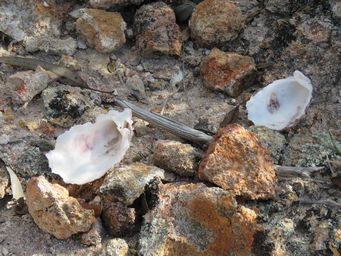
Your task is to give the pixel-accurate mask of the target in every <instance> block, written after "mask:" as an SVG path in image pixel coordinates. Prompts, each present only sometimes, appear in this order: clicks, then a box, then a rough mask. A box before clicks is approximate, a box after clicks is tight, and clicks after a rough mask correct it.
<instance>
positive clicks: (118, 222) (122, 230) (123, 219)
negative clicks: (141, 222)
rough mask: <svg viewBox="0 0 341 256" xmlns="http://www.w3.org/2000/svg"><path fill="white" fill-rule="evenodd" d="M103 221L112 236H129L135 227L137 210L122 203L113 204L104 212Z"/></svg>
mask: <svg viewBox="0 0 341 256" xmlns="http://www.w3.org/2000/svg"><path fill="white" fill-rule="evenodd" d="M102 220H103V225H104V227H105V228H106V229H107V231H108V233H109V234H110V235H113V236H125V235H129V234H131V232H132V231H133V229H134V227H135V209H134V208H128V207H127V206H126V205H124V204H123V203H121V202H113V203H111V204H110V205H109V206H108V207H106V208H105V209H104V210H103V213H102Z"/></svg>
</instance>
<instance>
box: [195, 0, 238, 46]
mask: <svg viewBox="0 0 341 256" xmlns="http://www.w3.org/2000/svg"><path fill="white" fill-rule="evenodd" d="M243 22H244V18H243V16H242V14H241V12H240V10H239V9H238V7H237V6H236V5H235V4H234V3H232V2H231V1H228V0H204V1H203V2H201V3H200V4H198V5H197V6H196V7H195V9H194V12H193V14H192V17H191V19H190V22H189V28H190V30H191V37H192V38H193V39H194V40H195V41H196V42H197V43H199V44H200V45H202V46H205V47H212V46H221V45H223V44H226V43H228V42H229V41H231V40H233V39H235V38H236V37H237V36H238V32H239V30H240V29H241V28H242V27H243Z"/></svg>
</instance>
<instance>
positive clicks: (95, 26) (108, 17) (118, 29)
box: [76, 9, 126, 53]
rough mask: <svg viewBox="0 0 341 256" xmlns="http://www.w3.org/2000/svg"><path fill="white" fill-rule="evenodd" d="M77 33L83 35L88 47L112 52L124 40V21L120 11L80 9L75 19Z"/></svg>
mask: <svg viewBox="0 0 341 256" xmlns="http://www.w3.org/2000/svg"><path fill="white" fill-rule="evenodd" d="M76 27H77V30H78V31H79V33H80V34H81V35H82V36H84V37H85V39H86V42H87V44H88V46H89V47H92V48H95V49H96V50H97V51H98V52H103V53H105V52H112V51H115V50H118V49H119V48H121V47H122V46H123V45H124V43H125V42H126V39H125V35H124V31H125V29H126V23H125V22H124V20H123V18H122V16H121V14H120V13H117V12H106V11H103V10H97V9H82V11H81V16H80V17H79V18H78V19H77V21H76Z"/></svg>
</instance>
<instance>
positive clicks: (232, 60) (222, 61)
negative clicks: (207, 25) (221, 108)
mask: <svg viewBox="0 0 341 256" xmlns="http://www.w3.org/2000/svg"><path fill="white" fill-rule="evenodd" d="M255 70H256V67H255V64H254V62H253V60H252V58H251V57H249V56H242V55H239V54H237V53H225V52H222V51H220V50H219V49H217V48H213V49H212V51H211V53H210V54H209V55H208V56H207V57H206V58H204V60H203V61H202V63H201V75H202V79H203V82H204V85H205V86H206V87H208V88H210V89H214V90H218V91H223V92H225V93H227V94H228V95H230V96H232V97H236V96H238V95H239V94H240V93H241V90H242V88H241V87H242V85H243V84H245V82H247V80H249V78H250V76H251V75H252V74H254V72H255Z"/></svg>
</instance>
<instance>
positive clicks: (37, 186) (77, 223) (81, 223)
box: [26, 176, 95, 239]
mask: <svg viewBox="0 0 341 256" xmlns="http://www.w3.org/2000/svg"><path fill="white" fill-rule="evenodd" d="M26 199H27V206H28V211H29V213H30V214H31V216H32V218H33V219H34V221H35V223H36V224H37V225H38V226H39V227H40V228H41V229H42V230H44V231H45V232H48V233H50V234H52V235H54V236H55V237H56V238H58V239H66V238H68V237H70V236H71V235H73V234H76V233H78V232H86V231H88V230H89V229H90V228H91V225H92V224H93V223H94V222H95V217H94V213H93V211H92V210H86V209H83V208H82V207H81V205H80V204H79V203H78V201H77V200H76V199H75V198H73V197H70V196H69V192H68V191H67V189H65V188H63V187H62V186H60V185H57V184H51V183H49V182H48V181H47V180H46V179H45V178H44V177H43V176H39V177H34V178H31V179H30V181H29V182H28V183H27V189H26Z"/></svg>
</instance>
